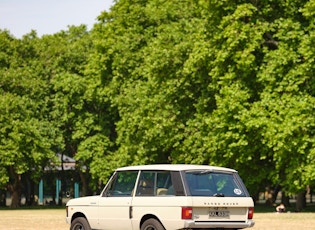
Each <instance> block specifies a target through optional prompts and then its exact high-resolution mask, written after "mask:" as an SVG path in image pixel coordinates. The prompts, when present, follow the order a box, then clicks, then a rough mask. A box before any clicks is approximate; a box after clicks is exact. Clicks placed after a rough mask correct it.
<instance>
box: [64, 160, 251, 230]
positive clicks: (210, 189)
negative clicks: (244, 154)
mask: <svg viewBox="0 0 315 230" xmlns="http://www.w3.org/2000/svg"><path fill="white" fill-rule="evenodd" d="M253 213H254V203H253V200H252V198H251V197H250V196H249V194H248V191H247V189H246V187H245V185H244V184H243V182H242V180H241V178H240V177H239V175H238V173H237V171H235V170H233V169H228V168H222V167H212V166H202V165H144V166H130V167H124V168H119V169H117V170H116V171H115V173H114V174H113V176H112V177H111V178H110V180H109V181H108V183H107V185H106V186H105V188H104V190H103V191H102V193H101V194H100V195H99V196H92V197H82V198H76V199H72V200H70V201H69V202H68V203H67V217H66V220H67V223H69V224H71V227H70V229H71V230H77V229H85V230H90V229H106V230H110V229H112V230H119V229H126V230H127V229H133V230H135V229H141V230H154V229H155V230H165V229H166V230H174V229H242V228H247V227H252V226H253V225H254V222H253V220H252V218H253Z"/></svg>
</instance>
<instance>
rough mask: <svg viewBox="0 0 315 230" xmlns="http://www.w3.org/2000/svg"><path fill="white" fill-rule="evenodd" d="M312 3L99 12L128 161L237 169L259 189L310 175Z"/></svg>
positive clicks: (127, 5) (103, 70) (104, 62)
mask: <svg viewBox="0 0 315 230" xmlns="http://www.w3.org/2000/svg"><path fill="white" fill-rule="evenodd" d="M313 5H314V4H313V3H312V2H311V1H310V2H308V1H302V2H301V1H238V2H235V1H228V0H227V1H215V0H213V1H180V2H177V1H159V0H150V1H127V0H125V1H118V2H117V3H116V4H115V6H114V7H113V8H112V11H111V12H104V13H103V14H102V15H100V16H99V20H100V22H99V23H98V24H97V25H96V26H95V28H94V30H93V34H94V35H93V36H94V38H95V40H94V41H95V44H96V46H95V47H96V54H95V55H94V56H95V57H94V59H93V60H94V67H95V70H94V72H96V73H98V75H99V76H100V77H101V79H102V83H103V86H104V95H106V96H107V97H108V98H110V99H111V103H112V104H113V105H114V108H115V109H117V112H118V113H119V120H117V122H116V125H117V126H116V131H117V146H118V149H117V151H116V152H115V154H117V155H119V156H123V157H122V158H121V160H120V163H119V164H121V165H126V164H145V163H162V162H173V163H183V162H185V163H198V164H216V165H223V166H228V167H233V168H236V169H238V170H239V171H240V173H241V174H242V176H243V177H244V178H245V181H246V183H247V184H248V185H249V187H250V189H251V191H252V192H257V191H259V189H261V188H262V187H263V186H265V184H266V183H271V184H278V183H279V184H281V185H282V186H283V187H285V188H286V189H287V190H288V191H291V192H295V191H297V190H300V189H302V188H303V187H304V186H305V185H307V184H311V183H313V180H312V179H311V177H308V176H309V175H313V173H314V170H312V166H311V165H313V163H311V162H312V161H313V160H314V158H313V155H314V153H313V151H312V149H314V142H313V138H312V136H313V126H314V124H315V123H314V119H313V104H314V102H313V100H314V83H313V78H312V76H313V75H314V67H313V64H312V63H313V60H314V52H313V48H312V45H311V44H312V43H311V42H312V41H313V26H314V21H313V17H311V15H312V12H313V11H312V8H313ZM300 12H301V13H300ZM96 59H98V60H99V61H98V64H96V63H97V61H95V60H96ZM301 166H302V167H301ZM248 172H251V173H250V174H248ZM253 175H255V176H254V177H253ZM306 178H309V179H306Z"/></svg>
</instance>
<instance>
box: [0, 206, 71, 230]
mask: <svg viewBox="0 0 315 230" xmlns="http://www.w3.org/2000/svg"><path fill="white" fill-rule="evenodd" d="M0 217H1V218H0V230H2V229H3V230H4V229H5V230H53V229H55V230H56V229H58V230H69V225H68V224H67V223H66V220H65V218H66V211H65V209H42V210H40V209H36V210H33V209H31V210H0Z"/></svg>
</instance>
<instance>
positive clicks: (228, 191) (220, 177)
mask: <svg viewBox="0 0 315 230" xmlns="http://www.w3.org/2000/svg"><path fill="white" fill-rule="evenodd" d="M185 176H186V181H187V185H188V187H189V191H190V195H192V196H218V197H246V196H248V192H247V190H246V188H245V186H244V185H243V182H242V181H241V179H240V178H239V176H238V174H236V173H225V172H213V171H207V170H206V171H189V172H186V173H185Z"/></svg>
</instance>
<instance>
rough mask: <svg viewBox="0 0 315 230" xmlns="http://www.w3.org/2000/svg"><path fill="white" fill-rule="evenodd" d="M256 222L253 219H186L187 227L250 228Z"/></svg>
mask: <svg viewBox="0 0 315 230" xmlns="http://www.w3.org/2000/svg"><path fill="white" fill-rule="evenodd" d="M254 224H255V222H254V221H253V220H248V221H247V222H245V221H234V222H233V221H231V222H226V221H225V222H221V221H220V222H219V221H213V222H210V221H194V220H187V221H185V228H250V227H253V226H254Z"/></svg>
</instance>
